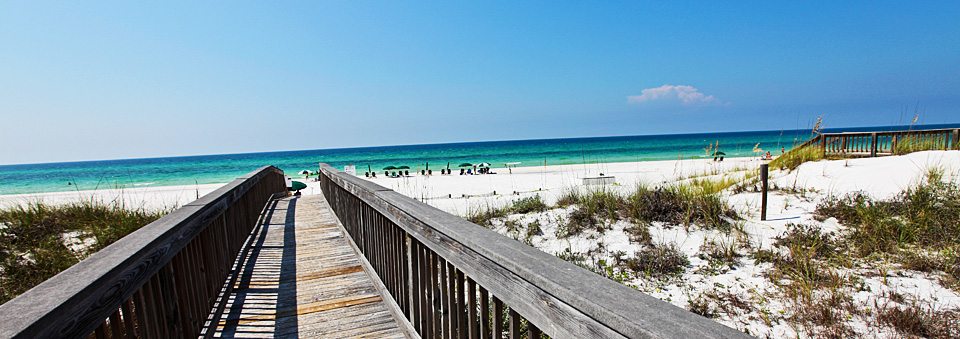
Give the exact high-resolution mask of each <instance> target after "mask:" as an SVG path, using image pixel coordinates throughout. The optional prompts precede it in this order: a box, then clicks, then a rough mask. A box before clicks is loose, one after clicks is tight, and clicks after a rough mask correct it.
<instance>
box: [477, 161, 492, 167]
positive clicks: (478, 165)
mask: <svg viewBox="0 0 960 339" xmlns="http://www.w3.org/2000/svg"><path fill="white" fill-rule="evenodd" d="M477 167H490V163H489V162H481V163H479V164H477Z"/></svg>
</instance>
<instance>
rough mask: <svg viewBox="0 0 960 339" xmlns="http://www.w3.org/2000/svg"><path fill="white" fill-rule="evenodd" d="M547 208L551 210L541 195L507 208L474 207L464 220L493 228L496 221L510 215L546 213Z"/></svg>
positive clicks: (522, 200) (488, 205)
mask: <svg viewBox="0 0 960 339" xmlns="http://www.w3.org/2000/svg"><path fill="white" fill-rule="evenodd" d="M547 208H549V206H547V204H546V203H544V202H543V199H542V198H540V195H534V196H532V197H526V198H520V199H518V200H515V201H513V202H512V203H511V204H510V205H507V206H493V205H490V204H487V205H485V206H476V207H472V208H471V209H470V210H468V211H467V213H466V215H465V216H464V219H467V220H469V221H470V222H472V223H474V224H477V225H480V226H484V227H491V226H493V220H494V219H499V218H505V217H506V216H508V215H510V214H527V213H534V212H543V211H546V210H547Z"/></svg>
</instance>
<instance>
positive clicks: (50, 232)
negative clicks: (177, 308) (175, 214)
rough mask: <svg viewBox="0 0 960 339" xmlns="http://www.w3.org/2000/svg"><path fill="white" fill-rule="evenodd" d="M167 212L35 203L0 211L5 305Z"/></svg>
mask: <svg viewBox="0 0 960 339" xmlns="http://www.w3.org/2000/svg"><path fill="white" fill-rule="evenodd" d="M167 212H168V210H164V211H147V210H143V209H128V208H125V207H124V206H122V205H120V204H106V203H99V202H93V201H83V202H75V203H70V204H64V205H49V204H45V203H42V202H33V203H28V204H22V205H17V206H12V207H8V208H3V209H0V227H2V230H0V269H2V273H0V303H3V302H6V301H8V300H10V299H13V298H14V297H16V296H17V295H20V294H21V293H23V292H26V291H27V290H28V289H30V288H32V287H33V286H36V285H37V284H39V283H41V282H43V281H44V280H47V279H49V278H50V277H53V276H54V275H56V274H57V273H60V272H61V271H63V270H65V269H67V268H69V267H70V266H72V265H73V264H76V263H77V262H79V261H80V260H82V259H84V258H86V257H87V256H89V255H90V254H92V253H94V252H96V251H98V250H100V249H102V248H104V247H106V246H107V245H110V244H111V243H113V242H115V241H117V240H119V239H120V238H122V237H124V236H126V235H127V234H129V233H131V232H133V231H135V230H137V229H139V228H140V227H142V226H144V225H146V224H148V223H150V222H152V221H154V220H156V219H158V218H160V217H161V216H163V215H164V214H166V213H167Z"/></svg>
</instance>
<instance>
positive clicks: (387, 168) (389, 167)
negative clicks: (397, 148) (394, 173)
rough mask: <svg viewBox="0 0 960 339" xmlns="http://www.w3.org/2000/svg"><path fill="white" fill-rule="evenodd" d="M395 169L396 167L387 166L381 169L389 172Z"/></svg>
mask: <svg viewBox="0 0 960 339" xmlns="http://www.w3.org/2000/svg"><path fill="white" fill-rule="evenodd" d="M395 169H397V167H395V166H387V167H384V168H383V170H384V171H391V170H395Z"/></svg>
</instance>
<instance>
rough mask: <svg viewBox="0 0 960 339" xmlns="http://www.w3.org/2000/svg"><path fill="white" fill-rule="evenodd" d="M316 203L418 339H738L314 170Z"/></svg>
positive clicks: (415, 205)
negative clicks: (319, 200) (322, 201)
mask: <svg viewBox="0 0 960 339" xmlns="http://www.w3.org/2000/svg"><path fill="white" fill-rule="evenodd" d="M320 173H321V175H320V185H321V188H322V190H323V194H324V195H325V196H326V198H327V201H328V202H329V203H330V205H331V207H332V208H333V210H334V212H335V213H336V215H337V216H338V218H339V219H340V221H341V222H342V223H343V226H344V227H345V228H346V230H347V232H348V233H349V234H350V236H351V238H352V239H353V241H354V242H355V244H356V245H357V247H358V248H359V249H360V250H361V252H363V255H364V257H365V258H366V259H367V260H368V261H369V263H370V264H371V266H372V267H373V269H374V270H375V271H376V273H377V275H378V276H379V277H380V279H381V281H382V282H383V284H384V285H385V286H386V289H387V290H388V292H389V294H390V296H391V297H392V298H393V299H394V301H395V302H396V303H397V305H398V306H400V308H401V309H402V312H403V313H404V316H405V317H406V318H407V319H408V320H409V321H410V322H411V324H412V325H413V327H414V328H415V330H416V331H417V333H419V334H420V336H422V337H423V338H441V337H442V338H498V339H499V338H500V337H501V334H504V333H506V334H508V335H509V337H510V338H521V337H526V338H540V337H541V335H549V336H551V337H561V338H620V337H628V338H739V337H746V335H745V334H743V333H741V332H739V331H736V330H733V329H731V328H728V327H725V326H723V325H720V324H718V323H716V322H713V321H711V320H709V319H706V318H703V317H701V316H699V315H696V314H693V313H690V312H688V311H686V310H683V309H681V308H678V307H675V306H673V305H671V304H669V303H666V302H663V301H660V300H657V299H655V298H653V297H650V296H647V295H645V294H642V293H640V292H637V291H635V290H633V289H631V288H629V287H626V286H623V285H621V284H618V283H616V282H613V281H611V280H608V279H606V278H604V277H601V276H600V275H597V274H594V273H592V272H590V271H587V270H585V269H583V268H580V267H578V266H576V265H573V264H570V263H568V262H565V261H563V260H561V259H559V258H556V257H554V256H552V255H549V254H546V253H544V252H541V251H539V250H537V249H534V248H532V247H529V246H527V245H524V244H522V243H520V242H518V241H515V240H513V239H509V238H507V237H504V236H501V235H499V234H497V233H495V232H493V231H490V230H487V229H485V228H483V227H480V226H478V225H476V224H473V223H470V222H468V221H466V220H464V219H462V218H460V217H457V216H454V215H450V214H447V213H445V212H443V211H440V210H438V209H436V208H433V207H430V206H428V205H426V204H423V203H421V202H418V201H415V200H413V199H411V198H408V197H406V196H403V195H401V194H399V193H396V192H394V191H391V190H389V189H386V188H383V187H381V186H378V185H376V184H373V183H371V182H368V181H366V180H363V179H360V178H357V177H355V176H353V175H349V174H345V173H342V172H339V171H338V170H336V169H334V168H332V167H330V166H328V165H326V164H321V165H320Z"/></svg>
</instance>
